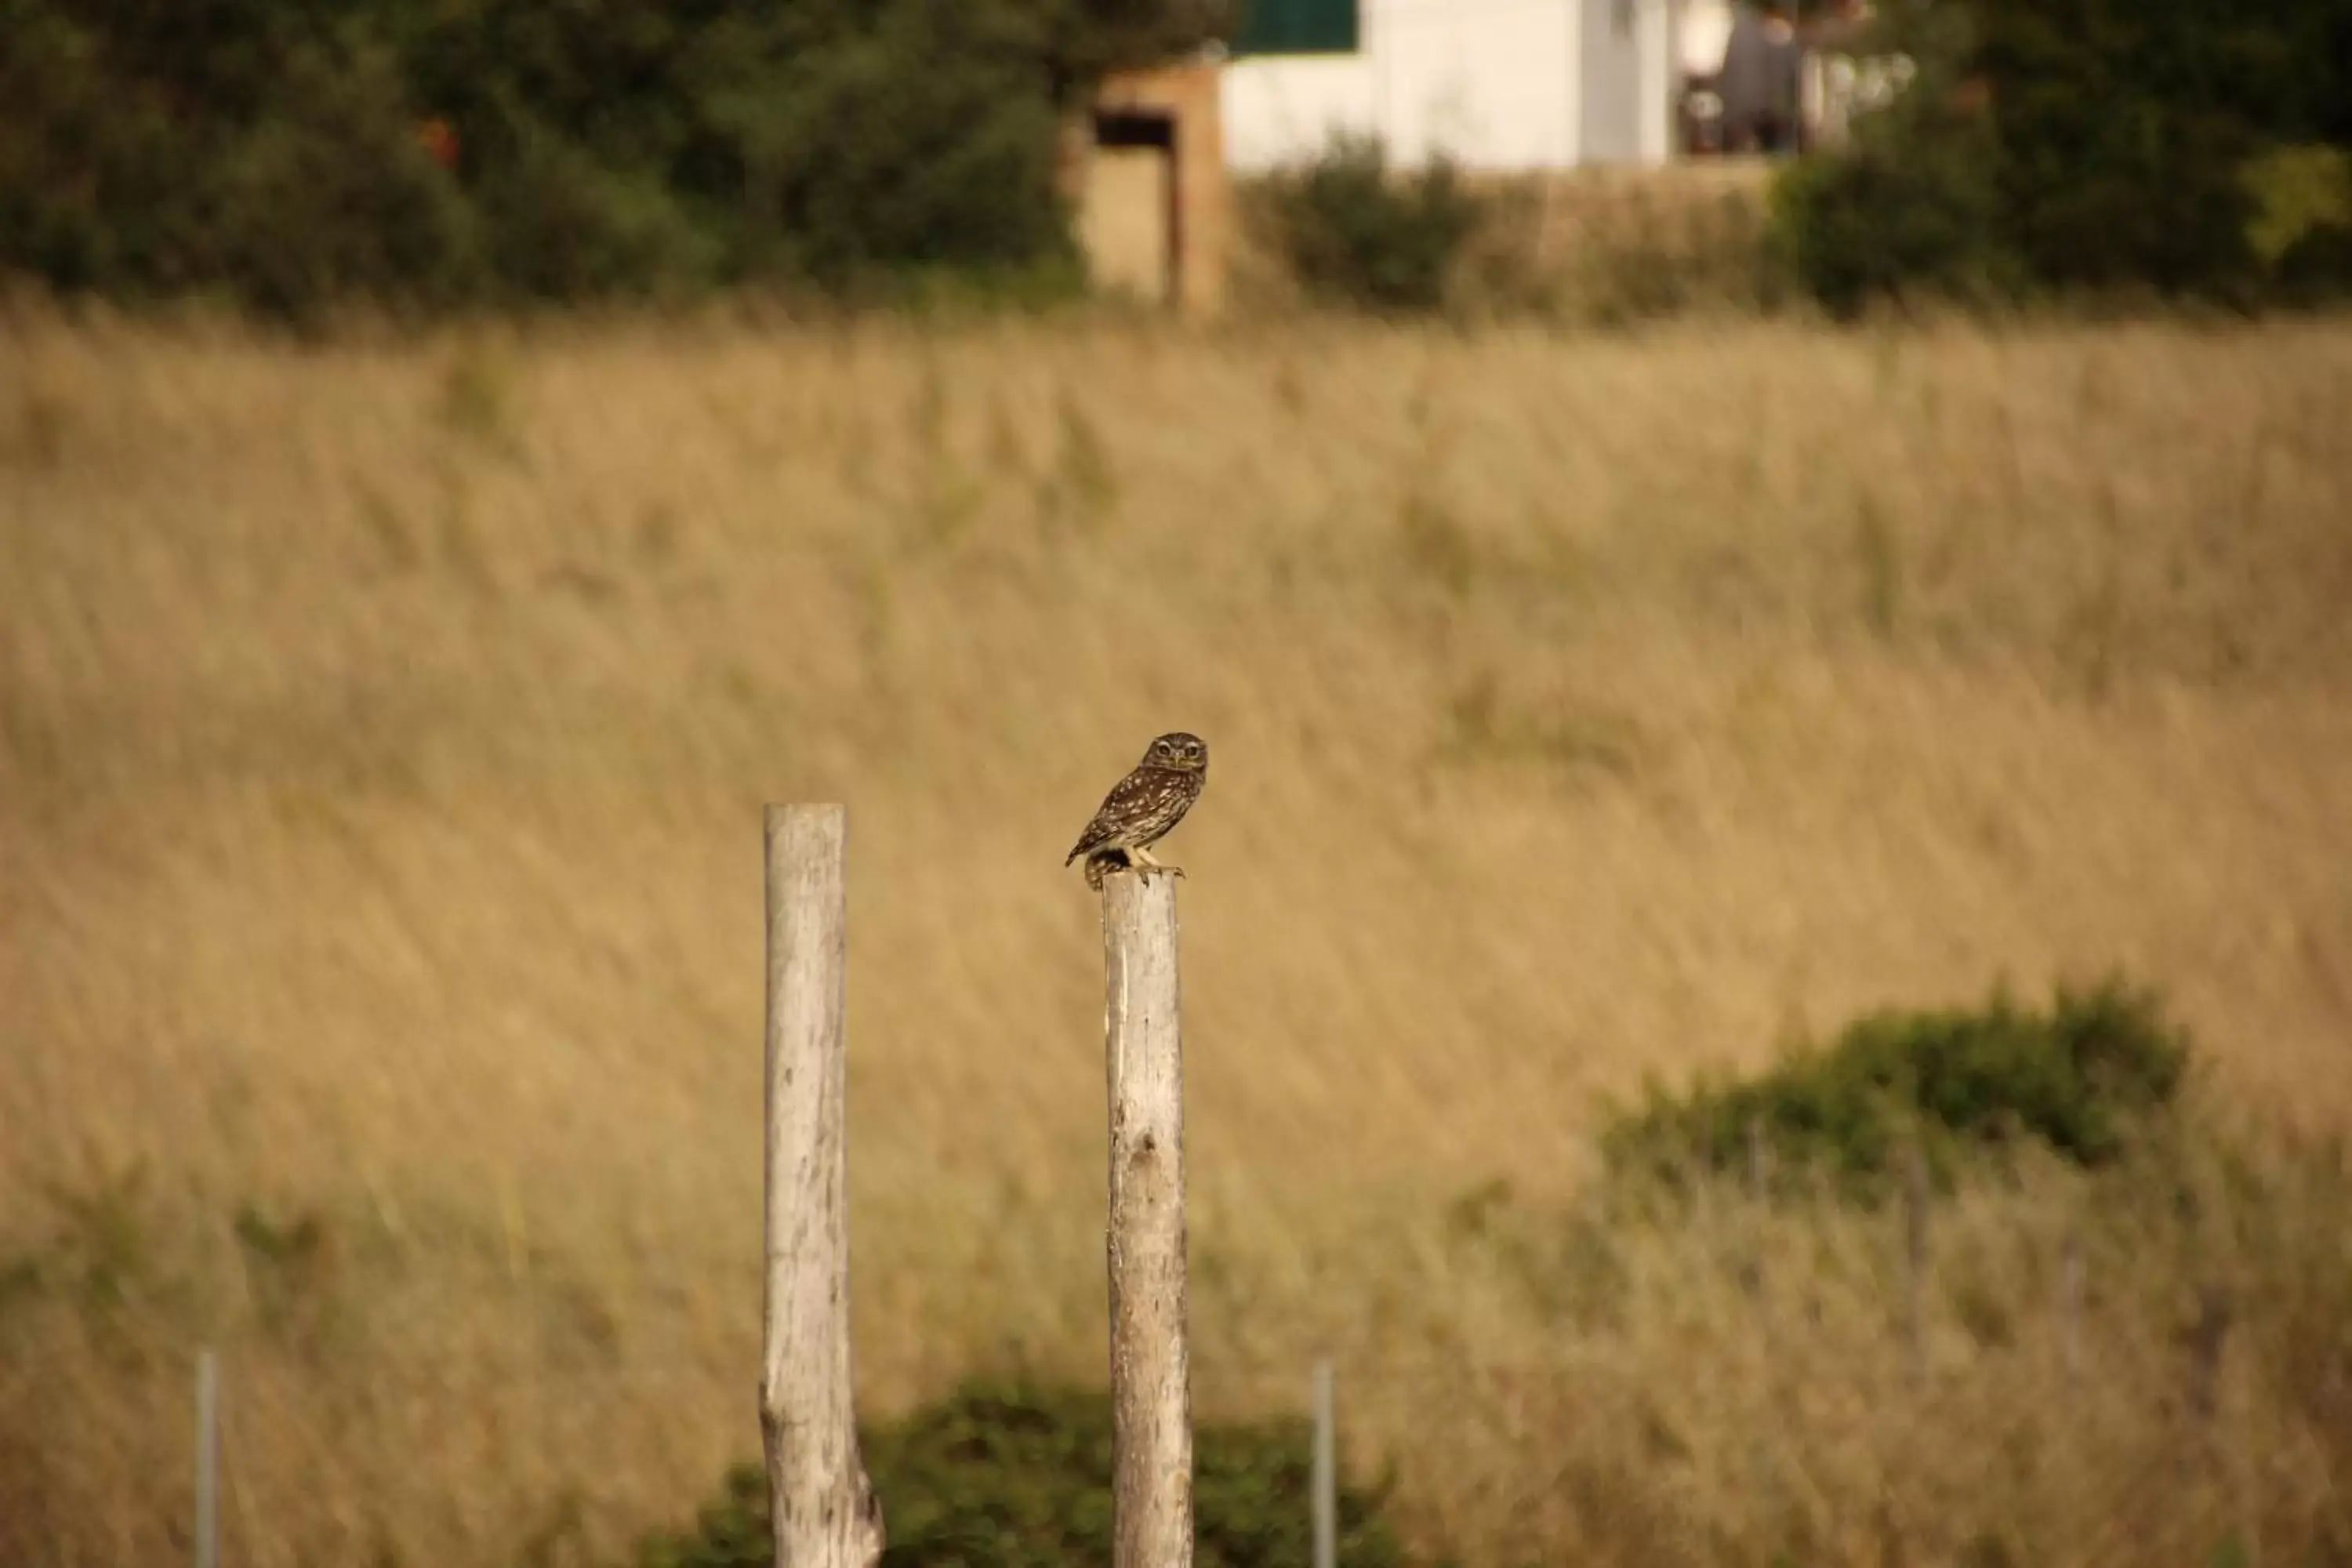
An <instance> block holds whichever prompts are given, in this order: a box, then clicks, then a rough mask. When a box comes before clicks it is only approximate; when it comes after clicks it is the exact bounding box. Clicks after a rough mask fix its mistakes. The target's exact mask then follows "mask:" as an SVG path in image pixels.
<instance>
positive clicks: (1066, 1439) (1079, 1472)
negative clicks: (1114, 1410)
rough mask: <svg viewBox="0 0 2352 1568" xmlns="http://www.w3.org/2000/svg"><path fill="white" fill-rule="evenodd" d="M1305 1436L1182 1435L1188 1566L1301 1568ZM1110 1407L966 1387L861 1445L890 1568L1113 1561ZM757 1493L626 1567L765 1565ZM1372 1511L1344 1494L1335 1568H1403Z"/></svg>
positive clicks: (739, 1477)
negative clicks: (1188, 1471) (1186, 1461)
mask: <svg viewBox="0 0 2352 1568" xmlns="http://www.w3.org/2000/svg"><path fill="white" fill-rule="evenodd" d="M1308 1436H1309V1434H1308V1429H1307V1426H1306V1424H1305V1423H1304V1422H1301V1421H1273V1422H1265V1423H1258V1424H1254V1425H1246V1426H1214V1425H1210V1426H1201V1427H1200V1428H1199V1429H1198V1431H1197V1432H1196V1433H1195V1434H1194V1444H1193V1460H1194V1463H1193V1485H1192V1516H1193V1530H1194V1535H1195V1541H1196V1544H1195V1548H1194V1561H1196V1562H1197V1563H1201V1564H1202V1568H1243V1565H1244V1564H1251V1565H1255V1568H1274V1565H1276V1564H1288V1563H1299V1564H1304V1563H1307V1562H1308V1561H1309V1560H1310V1556H1311V1544H1312V1542H1311V1534H1310V1531H1311V1526H1310V1522H1309V1517H1310V1516H1309V1511H1308V1510H1309V1501H1308V1479H1309V1458H1308ZM1110 1440H1111V1431H1110V1401H1109V1398H1108V1396H1107V1395H1105V1394H1100V1393H1086V1392H1081V1391H1076V1390H1046V1389H1038V1388H1032V1387H1026V1386H1020V1385H1012V1386H1003V1385H994V1384H971V1385H968V1386H966V1387H965V1388H963V1389H962V1390H961V1391H960V1392H958V1393H957V1394H954V1395H953V1396H952V1397H950V1398H949V1399H947V1400H945V1401H943V1402H942V1403H940V1404H939V1405H932V1406H929V1408H927V1409H924V1410H920V1411H917V1412H916V1413H914V1414H913V1415H909V1416H908V1418H907V1419H906V1420H904V1421H903V1422H900V1423H898V1424H897V1425H895V1426H888V1427H885V1428H882V1429H880V1430H878V1431H876V1432H872V1433H869V1434H867V1435H866V1436H865V1437H864V1438H863V1442H864V1446H865V1449H866V1468H867V1470H868V1472H869V1474H870V1475H871V1476H872V1478H873V1480H874V1489H875V1491H876V1493H877V1496H878V1497H879V1498H880V1499H881V1502H882V1516H883V1522H884V1526H885V1530H886V1531H887V1536H888V1543H887V1548H886V1550H885V1551H884V1552H883V1558H882V1561H883V1562H884V1563H885V1564H887V1568H919V1565H923V1564H936V1565H939V1568H949V1565H954V1568H1063V1565H1076V1564H1096V1563H1102V1564H1107V1563H1109V1562H1110V1560H1111V1493H1110V1461H1111V1448H1110ZM767 1494H768V1489H767V1478H766V1476H765V1474H764V1473H763V1472H762V1471H761V1469H760V1468H758V1467H756V1466H749V1465H747V1466H741V1467H739V1468H735V1469H733V1470H731V1471H730V1472H729V1474H728V1476H727V1479H726V1483H725V1488H724V1490H723V1492H722V1494H721V1496H720V1497H719V1500H718V1501H716V1502H715V1503H712V1504H711V1505H709V1507H706V1508H705V1509H704V1510H702V1514H701V1518H700V1520H699V1522H698V1527H697V1529H696V1530H695V1531H694V1532H693V1533H691V1534H689V1535H683V1536H670V1537H662V1538H658V1539H656V1540H651V1541H648V1542H645V1544H644V1545H643V1546H642V1547H641V1548H640V1550H639V1552H638V1557H637V1563H638V1568H740V1565H745V1564H755V1563H757V1564H763V1563H770V1562H771V1561H772V1555H773V1554H772V1549H771V1542H770V1540H769V1522H768V1495H767ZM1379 1504H1380V1497H1379V1496H1378V1495H1372V1496H1367V1495H1365V1494H1363V1493H1360V1492H1358V1491H1354V1490H1351V1489H1348V1488H1345V1487H1343V1488H1341V1489H1340V1492H1339V1557H1340V1560H1341V1561H1343V1562H1345V1563H1349V1564H1351V1565H1355V1568H1394V1565H1396V1564H1401V1563H1402V1562H1403V1555H1402V1552H1401V1551H1400V1549H1399V1547H1398V1545H1397V1542H1396V1538H1395V1536H1394V1535H1393V1534H1392V1533H1391V1531H1390V1530H1389V1528H1388V1526H1387V1525H1386V1524H1384V1523H1383V1522H1382V1521H1381V1519H1380V1517H1379V1515H1378V1512H1377V1510H1378V1507H1379Z"/></svg>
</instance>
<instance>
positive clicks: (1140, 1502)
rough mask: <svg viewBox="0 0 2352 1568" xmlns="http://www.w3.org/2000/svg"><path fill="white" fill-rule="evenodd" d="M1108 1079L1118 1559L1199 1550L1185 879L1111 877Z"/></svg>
mask: <svg viewBox="0 0 2352 1568" xmlns="http://www.w3.org/2000/svg"><path fill="white" fill-rule="evenodd" d="M1102 910H1103V966H1104V972H1105V985H1104V997H1105V1015H1106V1016H1105V1021H1104V1034H1105V1036H1106V1046H1107V1048H1108V1057H1109V1078H1110V1237H1109V1255H1110V1383H1111V1468H1112V1475H1113V1488H1112V1503H1111V1510H1112V1530H1113V1538H1114V1544H1113V1548H1112V1552H1111V1562H1112V1563H1113V1564H1114V1565H1115V1568H1188V1565H1189V1564H1190V1563H1192V1373H1191V1366H1190V1362H1189V1360H1188V1358H1187V1355H1186V1352H1185V1343H1184V1053H1183V1043H1182V1038H1181V1034H1180V1032H1179V1029H1178V1026H1177V984H1176V884H1175V881H1174V879H1171V878H1170V877H1167V876H1164V875H1163V876H1156V877H1153V878H1151V879H1150V880H1148V881H1147V880H1146V879H1144V878H1143V877H1141V876H1139V875H1136V874H1134V873H1131V872H1121V873H1116V874H1114V875H1111V876H1108V877H1106V878H1104V879H1103V887H1102Z"/></svg>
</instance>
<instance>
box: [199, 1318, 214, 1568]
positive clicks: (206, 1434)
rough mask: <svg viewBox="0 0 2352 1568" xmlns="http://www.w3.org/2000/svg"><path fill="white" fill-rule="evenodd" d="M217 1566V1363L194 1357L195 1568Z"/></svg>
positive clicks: (209, 1356)
mask: <svg viewBox="0 0 2352 1568" xmlns="http://www.w3.org/2000/svg"><path fill="white" fill-rule="evenodd" d="M219 1562H220V1362H219V1360H218V1359H217V1358H216V1357H215V1355H214V1354H213V1352H212V1351H211V1349H210V1348H209V1347H207V1348H205V1350H202V1351H199V1352H197V1353H196V1568H215V1564H217V1563H219Z"/></svg>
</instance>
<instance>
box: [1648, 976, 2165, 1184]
mask: <svg viewBox="0 0 2352 1568" xmlns="http://www.w3.org/2000/svg"><path fill="white" fill-rule="evenodd" d="M2188 1060H2189V1047H2188V1044H2187V1042H2186V1041H2185V1039H2184V1038H2183V1037H2181V1036H2180V1035H2179V1034H2178V1033H2176V1032H2175V1031H2173V1030H2172V1029H2171V1028H2169V1027H2168V1026H2167V1025H2166V1023H2165V1022H2164V1020H2163V1018H2162V1016H2160V1014H2159V1012H2158V1007H2157V1005H2156V1003H2155V1002H2154V1000H2153V999H2152V998H2151V997H2149V996H2147V995H2146V994H2138V993H2134V992H2130V991H2127V990H2126V989H2125V988H2123V987H2122V986H2120V985H2117V984H2108V985H2105V986H2103V987H2101V988H2099V989H2098V990H2095V991H2093V992H2091V993H2089V994H2080V995H2077V994H2071V993H2069V992H2066V991H2063V990H2062V991H2060V992H2059V993H2058V994H2057V996H2056V999H2055V1001H2054V1002H2053V1005H2052V1006H2051V1007H2050V1009H2049V1010H2048V1011H2047V1012H2032V1011H2027V1010H2023V1009H2021V1008H2019V1007H2017V1006H2015V1005H2011V1003H2010V1002H2009V1001H2008V1000H2007V999H2006V998H2005V997H2000V996H1996V997H1995V998H1993V1000H1992V1001H1991V1002H1990V1004H1988V1005H1985V1006H1983V1007H1980V1008H1972V1009H1958V1010H1952V1011H1944V1012H1886V1013H1879V1014H1874V1015H1872V1016H1867V1017H1864V1018H1862V1019H1860V1020H1858V1021H1857V1022H1855V1023H1854V1024H1853V1025H1852V1026H1849V1027H1848V1028H1847V1029H1846V1030H1845V1031H1844V1032H1843V1034H1841V1035H1840V1036H1839V1037H1837V1039H1836V1040H1835V1041H1833V1042H1832V1044H1830V1045H1829V1046H1828V1047H1826V1048H1821V1049H1807V1050H1802V1051H1800V1052H1799V1053H1797V1054H1796V1055H1794V1056H1792V1057H1790V1058H1789V1059H1788V1060H1786V1061H1784V1062H1782V1063H1781V1064H1780V1066H1779V1067H1777V1068H1773V1069H1772V1070H1771V1071H1769V1072H1768V1073H1765V1074H1764V1075H1763V1076H1761V1077H1759V1078H1754V1079H1748V1080H1747V1081H1744V1082H1731V1083H1702V1084H1700V1085H1698V1086H1696V1087H1695V1088H1693V1089H1691V1090H1690V1091H1689V1092H1687V1093H1685V1094H1683V1095H1680V1096H1675V1095H1670V1094H1667V1093H1665V1092H1664V1091H1663V1090H1662V1089H1659V1088H1658V1087H1657V1086H1656V1085H1655V1084H1653V1085H1651V1086H1650V1089H1649V1091H1648V1099H1647V1103H1646V1104H1645V1105H1643V1107H1641V1108H1640V1109H1639V1110H1629V1111H1625V1112H1622V1113H1621V1114H1619V1115H1618V1116H1617V1117H1616V1118H1615V1119H1614V1121H1613V1122H1612V1125H1610V1126H1609V1127H1608V1129H1607V1130H1606V1131H1605V1132H1604V1133H1603V1136H1602V1151H1603V1152H1604V1154H1605V1156H1606V1157H1607V1159H1608V1161H1609V1163H1610V1164H1611V1166H1612V1169H1615V1170H1619V1171H1642V1172H1647V1173H1653V1174H1656V1175H1659V1176H1663V1177H1664V1178H1665V1179H1667V1180H1669V1181H1680V1180H1681V1179H1683V1177H1684V1176H1685V1173H1689V1172H1691V1171H1698V1172H1707V1173H1729V1172H1733V1171H1737V1170H1738V1169H1740V1168H1741V1167H1742V1166H1743V1165H1744V1164H1745V1163H1746V1161H1747V1158H1748V1128H1749V1126H1750V1124H1751V1123H1753V1124H1754V1125H1755V1126H1757V1127H1758V1128H1759V1130H1760V1132H1761V1134H1762V1137H1763V1139H1764V1141H1765V1144H1766V1147H1767V1149H1768V1150H1769V1152H1770V1154H1771V1157H1772V1163H1773V1166H1774V1169H1775V1171H1776V1172H1802V1171H1806V1170H1808V1169H1812V1170H1824V1169H1825V1170H1827V1171H1828V1172H1829V1173H1832V1174H1833V1175H1835V1176H1837V1177H1839V1178H1841V1179H1844V1180H1847V1181H1850V1182H1856V1183H1860V1184H1870V1183H1872V1182H1874V1181H1875V1180H1877V1179H1879V1178H1883V1177H1885V1176H1886V1175H1887V1174H1889V1173H1891V1172H1892V1171H1893V1170H1894V1169H1895V1166H1896V1163H1897V1156H1898V1154H1899V1153H1900V1152H1901V1151H1902V1150H1903V1148H1904V1147H1905V1145H1906V1142H1908V1141H1909V1140H1911V1139H1912V1138H1915V1137H1916V1138H1917V1139H1919V1140H1920V1141H1921V1142H1923V1143H1924V1144H1925V1145H1926V1146H1927V1149H1928V1152H1930V1154H1931V1156H1935V1157H1938V1158H1941V1159H1948V1158H1949V1157H1950V1156H1951V1155H1952V1154H1954V1153H1958V1152H1968V1151H1969V1150H1988V1149H1990V1148H1994V1147H1998V1146H2000V1145H2003V1144H2007V1143H2011V1142H2015V1141H2019V1140H2031V1141H2033V1142H2038V1143H2040V1144H2042V1146H2044V1147H2046V1148H2047V1149H2049V1150H2050V1151H2052V1152H2054V1153H2056V1154H2057V1155H2059V1156H2060V1157H2061V1158H2063V1159H2065V1160H2068V1161H2070V1162H2073V1163H2076V1164H2079V1165H2083V1166H2086V1167H2089V1166H2097V1165H2101V1164H2105V1163H2108V1162H2110V1161H2112V1160H2115V1159H2116V1158H2117V1157H2118V1156H2120V1155H2121V1154H2122V1153H2124V1152H2125V1151H2126V1148H2127V1146H2128V1144H2129V1142H2130V1141H2131V1139H2132V1136H2133V1134H2134V1132H2135V1131H2137V1130H2139V1129H2141V1128H2143V1127H2144V1126H2146V1125H2147V1123H2148V1121H2150V1119H2151V1118H2154V1117H2156V1116H2158V1115H2161V1114H2162V1113H2164V1112H2165V1111H2167V1110H2168V1109H2169V1108H2170V1107H2171V1106H2172V1104H2173V1102H2174V1100H2175V1097H2176V1096H2177V1094H2178V1093H2179V1089H2180V1087H2181V1084H2182V1082H2183V1079H2184V1078H2185V1076H2186V1073H2187V1068H2188Z"/></svg>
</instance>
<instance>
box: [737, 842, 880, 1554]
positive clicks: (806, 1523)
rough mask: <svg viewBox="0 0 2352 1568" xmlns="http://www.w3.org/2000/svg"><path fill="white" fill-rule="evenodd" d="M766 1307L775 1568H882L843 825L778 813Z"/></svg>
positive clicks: (772, 911)
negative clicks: (861, 1247) (863, 1283)
mask: <svg viewBox="0 0 2352 1568" xmlns="http://www.w3.org/2000/svg"><path fill="white" fill-rule="evenodd" d="M766 833H767V865H768V1043H767V1079H768V1087H767V1095H768V1099H767V1106H768V1116H767V1215H766V1233H767V1300H766V1336H765V1353H764V1358H763V1363H762V1367H761V1379H760V1429H761V1436H762V1438H763V1439H764V1440H765V1445H766V1448H767V1457H768V1501H769V1506H770V1509H771V1510H772V1523H773V1526H774V1531H775V1547H776V1565H777V1568H872V1565H873V1564H874V1563H877V1561H879V1560H880V1558H881V1555H882V1510H881V1508H880V1506H879V1505H878V1504H877V1501H876V1500H875V1496H874V1489H873V1487H872V1486H871V1485H870V1484H869V1483H868V1482H867V1480H866V1466H865V1463H864V1461H863V1460H862V1459H861V1458H860V1457H859V1455H858V1450H857V1418H856V1404H855V1399H854V1389H853V1386H852V1383H851V1378H850V1359H849V1195H848V1183H847V1163H848V1160H847V1148H846V1145H845V1141H844V1139H843V1137H842V1104H843V1097H844V1087H845V1079H846V1077H847V1074H846V1071H845V1052H844V1041H843V1035H842V1014H843V973H842V972H843V957H844V952H845V931H844V916H845V904H846V902H847V899H846V889H847V878H846V874H845V869H844V865H843V858H844V848H845V842H846V838H847V822H846V813H845V811H844V810H843V809H842V807H840V806H838V805H771V806H770V807H768V810H767V821H766Z"/></svg>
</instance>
